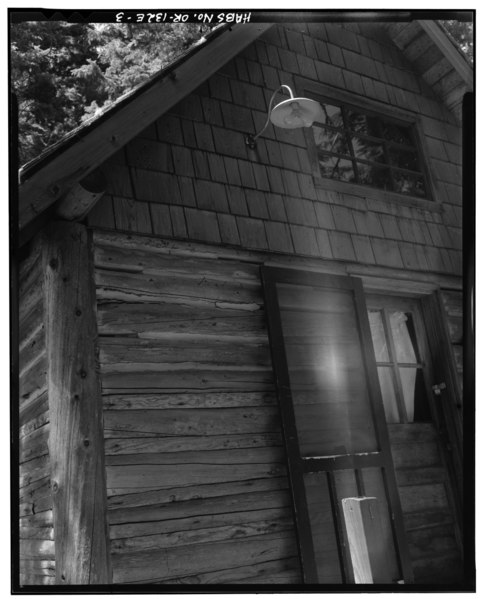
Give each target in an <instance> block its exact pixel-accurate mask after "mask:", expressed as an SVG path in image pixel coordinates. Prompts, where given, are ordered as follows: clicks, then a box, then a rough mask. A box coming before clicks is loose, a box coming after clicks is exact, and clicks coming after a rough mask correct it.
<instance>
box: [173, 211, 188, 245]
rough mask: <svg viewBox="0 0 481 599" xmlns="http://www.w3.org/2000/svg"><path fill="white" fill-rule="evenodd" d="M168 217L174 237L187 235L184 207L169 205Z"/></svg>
mask: <svg viewBox="0 0 481 599" xmlns="http://www.w3.org/2000/svg"><path fill="white" fill-rule="evenodd" d="M169 208H170V219H171V221H172V231H173V234H174V237H182V238H185V237H187V227H186V224H185V215H184V209H183V207H182V206H169Z"/></svg>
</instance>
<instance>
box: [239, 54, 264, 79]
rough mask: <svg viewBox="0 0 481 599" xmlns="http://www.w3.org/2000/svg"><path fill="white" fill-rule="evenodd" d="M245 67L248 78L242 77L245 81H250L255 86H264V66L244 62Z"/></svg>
mask: <svg viewBox="0 0 481 599" xmlns="http://www.w3.org/2000/svg"><path fill="white" fill-rule="evenodd" d="M243 65H244V67H245V72H246V76H245V77H240V79H243V80H244V81H249V82H250V83H252V84H254V85H264V75H263V68H262V67H263V65H260V64H259V63H258V62H253V61H252V60H244V61H243Z"/></svg>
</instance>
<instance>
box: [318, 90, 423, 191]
mask: <svg viewBox="0 0 481 599" xmlns="http://www.w3.org/2000/svg"><path fill="white" fill-rule="evenodd" d="M320 105H321V115H320V118H319V120H318V121H316V122H315V123H314V125H313V132H314V143H315V147H316V151H317V156H316V159H317V162H318V165H319V170H320V174H321V176H322V177H323V178H325V179H332V180H337V181H345V182H349V183H358V184H362V185H369V186H371V187H377V188H379V189H384V190H388V191H394V192H397V193H402V194H405V195H409V196H415V197H419V198H426V197H427V196H428V190H427V182H426V177H425V175H424V172H423V166H422V163H421V160H420V154H419V151H418V149H417V146H416V141H415V137H414V131H413V127H412V126H409V125H407V124H402V123H400V122H398V121H394V120H391V119H388V118H385V117H384V116H380V115H376V114H374V113H370V112H364V111H362V110H358V109H357V108H354V107H351V106H348V105H341V104H337V103H335V102H331V101H329V102H325V101H322V100H321V101H320Z"/></svg>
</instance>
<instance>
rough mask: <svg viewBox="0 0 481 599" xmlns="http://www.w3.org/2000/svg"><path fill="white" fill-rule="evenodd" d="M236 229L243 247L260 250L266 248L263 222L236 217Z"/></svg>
mask: <svg viewBox="0 0 481 599" xmlns="http://www.w3.org/2000/svg"><path fill="white" fill-rule="evenodd" d="M237 229H238V231H239V236H240V239H241V243H242V245H243V246H244V247H246V248H252V249H261V250H266V249H267V248H268V244H267V238H266V232H265V229H264V221H262V220H257V219H254V218H245V217H242V216H238V217H237Z"/></svg>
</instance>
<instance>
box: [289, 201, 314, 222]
mask: <svg viewBox="0 0 481 599" xmlns="http://www.w3.org/2000/svg"><path fill="white" fill-rule="evenodd" d="M284 206H285V208H286V214H287V220H288V221H289V222H290V223H293V224H297V225H307V226H309V227H314V226H316V222H317V221H316V213H315V210H314V205H313V202H310V201H309V200H301V199H298V198H291V197H286V198H284Z"/></svg>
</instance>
